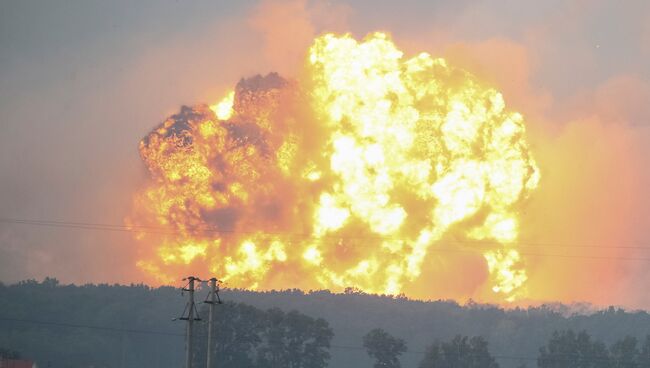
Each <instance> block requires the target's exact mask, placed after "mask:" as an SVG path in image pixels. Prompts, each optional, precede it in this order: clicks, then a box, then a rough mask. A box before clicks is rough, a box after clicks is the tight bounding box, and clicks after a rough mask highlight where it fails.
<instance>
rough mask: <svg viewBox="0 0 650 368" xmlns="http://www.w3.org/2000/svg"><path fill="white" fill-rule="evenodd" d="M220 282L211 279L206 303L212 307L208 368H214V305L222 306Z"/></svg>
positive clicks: (209, 328)
mask: <svg viewBox="0 0 650 368" xmlns="http://www.w3.org/2000/svg"><path fill="white" fill-rule="evenodd" d="M217 282H218V280H217V279H216V278H214V277H213V278H211V279H210V296H209V298H208V300H206V301H205V302H206V303H207V304H209V305H210V317H209V318H208V357H207V360H206V362H207V364H206V367H207V368H212V328H213V327H212V326H214V305H215V304H221V300H220V299H219V294H218V292H219V289H218V285H217Z"/></svg>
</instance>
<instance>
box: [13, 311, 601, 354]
mask: <svg viewBox="0 0 650 368" xmlns="http://www.w3.org/2000/svg"><path fill="white" fill-rule="evenodd" d="M0 321H7V322H21V323H29V324H39V325H46V326H53V327H66V328H86V329H91V330H100V331H111V332H126V333H137V334H149V335H163V336H175V337H185V334H181V333H174V332H166V331H154V330H139V329H128V328H118V327H107V326H97V325H88V324H78V323H64V322H49V321H41V320H31V319H22V318H7V317H0ZM329 348H330V349H339V350H358V351H365V350H366V348H364V347H362V346H355V345H335V344H331V345H330V346H329ZM426 353H427V352H426V351H423V350H407V351H406V352H405V353H404V354H417V355H424V354H426ZM466 355H467V353H466ZM491 356H492V357H493V358H495V359H503V360H520V361H523V360H526V361H537V360H538V358H537V357H531V356H524V355H521V356H516V355H507V354H491ZM557 356H561V357H564V358H557ZM569 357H575V358H579V359H581V360H585V358H587V360H590V361H610V359H606V358H603V357H601V356H591V357H590V356H588V355H584V354H581V355H579V356H576V355H573V354H555V356H554V357H549V358H548V359H549V360H553V361H572V360H570V359H569Z"/></svg>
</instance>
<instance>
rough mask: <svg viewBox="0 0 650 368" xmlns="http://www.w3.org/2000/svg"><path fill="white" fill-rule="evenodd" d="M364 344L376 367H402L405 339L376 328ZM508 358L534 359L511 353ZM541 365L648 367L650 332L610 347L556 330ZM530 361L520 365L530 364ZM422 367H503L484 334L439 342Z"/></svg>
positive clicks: (565, 367)
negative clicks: (401, 357) (641, 339)
mask: <svg viewBox="0 0 650 368" xmlns="http://www.w3.org/2000/svg"><path fill="white" fill-rule="evenodd" d="M363 346H364V347H365V348H366V350H367V352H368V355H369V356H370V357H372V358H373V359H374V360H375V363H374V368H400V367H401V364H400V361H399V356H400V355H402V354H404V353H405V352H407V347H406V344H405V343H404V340H402V339H400V338H397V337H393V336H391V335H390V334H389V333H387V332H386V331H384V330H382V329H373V330H371V331H370V332H368V333H367V334H366V335H365V336H364V337H363ZM502 358H507V359H520V360H525V359H530V358H527V357H517V356H507V357H502ZM536 360H537V362H536V363H537V364H536V366H537V367H538V368H648V367H650V335H647V336H646V337H645V339H644V340H643V341H642V342H640V341H638V340H637V339H636V338H635V337H632V336H626V337H624V338H623V339H621V340H618V341H616V342H615V343H614V344H612V345H611V346H610V347H607V346H606V345H605V344H604V343H602V342H601V341H598V340H594V339H593V338H592V337H591V336H589V334H587V332H585V331H580V332H578V333H576V332H574V331H573V330H565V331H555V332H554V333H553V335H552V337H551V338H550V339H549V341H548V342H547V343H546V345H544V346H542V347H541V348H540V349H539V355H538V357H537V359H536ZM526 366H527V365H526V364H522V365H520V367H526ZM418 367H419V368H499V364H498V363H497V362H496V359H495V357H494V356H492V354H490V352H489V349H488V342H487V341H486V340H485V339H484V338H483V337H481V336H473V337H467V336H460V335H457V336H456V337H454V338H453V339H452V340H449V341H437V342H435V343H433V344H431V345H430V346H429V348H427V350H426V351H425V352H424V357H423V358H422V361H421V362H420V364H419V365H418Z"/></svg>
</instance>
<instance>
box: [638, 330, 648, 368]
mask: <svg viewBox="0 0 650 368" xmlns="http://www.w3.org/2000/svg"><path fill="white" fill-rule="evenodd" d="M638 363H639V368H650V335H647V336H646V337H645V340H644V342H643V345H641V351H640V352H639V361H638Z"/></svg>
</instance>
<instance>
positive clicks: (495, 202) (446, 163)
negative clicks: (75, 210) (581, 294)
mask: <svg viewBox="0 0 650 368" xmlns="http://www.w3.org/2000/svg"><path fill="white" fill-rule="evenodd" d="M140 153H141V156H142V159H143V161H144V163H145V164H146V166H147V168H148V169H149V172H150V175H151V180H150V182H149V184H148V185H147V186H146V187H145V188H143V189H142V190H141V191H140V192H139V193H138V194H137V195H136V197H135V204H134V211H133V214H132V215H131V216H130V218H129V219H128V220H127V221H128V224H129V225H130V226H132V228H133V229H134V231H136V233H137V236H138V238H139V239H140V240H141V247H142V249H143V256H142V259H141V260H140V261H139V262H138V266H139V267H140V268H141V269H142V270H144V271H145V272H146V273H147V274H148V275H150V276H151V277H152V279H153V280H156V281H157V282H162V283H169V282H173V281H174V280H176V279H178V278H179V277H180V276H181V275H185V274H189V273H199V274H211V275H217V276H218V277H219V278H221V279H223V280H225V281H226V282H227V283H228V284H229V286H232V287H243V288H253V289H255V288H258V289H269V288H292V287H298V288H303V289H316V288H330V289H333V290H341V289H343V288H346V287H356V288H359V289H362V290H364V291H368V292H375V293H388V294H399V293H406V294H407V295H410V296H419V297H436V296H439V295H436V292H437V290H441V289H444V288H445V287H446V285H447V286H448V285H451V286H449V287H454V288H458V289H460V290H462V291H460V292H457V293H456V294H455V295H457V296H458V295H464V296H474V297H476V296H479V297H482V298H483V299H489V300H508V301H511V300H516V299H517V298H525V297H526V296H527V278H528V275H527V270H526V263H525V262H524V261H523V259H522V257H521V255H520V253H519V250H518V246H517V240H518V239H519V235H520V222H521V221H520V218H519V214H520V212H521V210H522V209H523V208H524V207H525V204H526V199H527V198H528V196H529V195H530V194H531V193H532V191H533V190H534V189H535V188H536V187H537V186H538V183H539V180H540V174H539V170H538V168H537V165H536V163H535V160H534V158H533V155H532V154H531V152H530V150H529V147H528V145H527V143H526V138H525V124H524V119H523V117H522V116H521V115H520V114H518V113H515V112H511V111H508V109H507V108H506V106H505V102H504V100H503V97H502V95H501V94H500V93H499V92H497V91H496V90H494V89H492V88H490V87H489V86H486V85H483V84H482V83H481V82H480V81H479V80H477V79H476V78H475V77H473V76H472V75H470V74H469V73H467V72H465V71H463V70H461V69H458V68H454V67H453V66H451V65H449V64H448V63H447V62H446V61H445V60H443V59H435V58H432V57H431V56H430V55H428V54H425V53H422V54H419V55H416V56H413V57H405V56H404V55H403V53H402V52H401V51H400V50H399V49H397V47H396V46H395V45H394V44H393V43H392V41H391V40H390V39H388V37H387V36H386V35H384V34H381V33H376V34H372V35H369V36H368V37H367V38H366V39H365V40H363V41H362V42H358V41H356V40H354V39H353V38H351V37H350V36H335V35H332V34H328V35H324V36H321V37H319V38H317V39H316V40H315V41H314V43H313V45H312V46H311V48H310V49H309V53H308V60H307V62H306V66H305V68H304V71H303V73H301V77H300V78H298V80H287V79H284V78H282V77H281V76H279V75H278V74H274V73H272V74H269V75H267V76H255V77H252V78H248V79H242V80H241V81H240V82H239V83H238V84H237V86H236V87H235V89H234V91H233V92H232V93H228V94H227V95H226V97H225V98H224V99H223V101H221V102H219V103H217V104H215V105H212V106H208V105H197V106H194V107H186V106H184V107H182V108H181V111H180V112H179V113H178V114H176V115H173V116H171V117H170V118H168V119H167V120H165V121H164V122H163V123H162V124H161V125H160V126H158V127H156V128H155V129H154V130H153V131H152V132H151V133H150V134H149V135H147V136H146V137H145V138H144V139H143V140H142V142H141V144H140ZM450 279H462V280H465V281H464V282H465V283H466V284H465V285H456V284H454V282H450V281H448V280H450ZM448 295H449V294H448ZM452 295H454V294H452Z"/></svg>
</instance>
